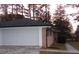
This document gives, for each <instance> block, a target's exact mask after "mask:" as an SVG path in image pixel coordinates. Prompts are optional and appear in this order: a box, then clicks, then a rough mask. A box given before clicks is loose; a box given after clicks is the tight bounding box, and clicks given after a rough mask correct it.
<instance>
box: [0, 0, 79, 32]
mask: <svg viewBox="0 0 79 59" xmlns="http://www.w3.org/2000/svg"><path fill="white" fill-rule="evenodd" d="M78 3H79V0H0V4H24V5H25V6H26V4H50V5H51V6H50V11H51V15H52V14H53V13H54V11H55V9H56V4H78ZM65 10H66V13H68V14H71V13H73V12H74V13H76V9H72V8H66V9H65ZM69 18H70V19H71V20H70V21H71V23H72V25H73V28H74V31H75V30H76V28H77V25H78V24H79V23H78V22H77V21H72V19H73V17H71V16H69Z"/></svg>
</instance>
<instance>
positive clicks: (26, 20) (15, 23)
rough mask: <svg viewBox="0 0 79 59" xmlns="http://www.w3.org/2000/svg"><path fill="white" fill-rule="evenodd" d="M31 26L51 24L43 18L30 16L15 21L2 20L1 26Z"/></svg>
mask: <svg viewBox="0 0 79 59" xmlns="http://www.w3.org/2000/svg"><path fill="white" fill-rule="evenodd" d="M31 26H51V24H50V23H46V22H45V23H44V22H43V21H41V20H31V19H29V18H23V19H16V20H14V21H6V22H0V28H4V27H31Z"/></svg>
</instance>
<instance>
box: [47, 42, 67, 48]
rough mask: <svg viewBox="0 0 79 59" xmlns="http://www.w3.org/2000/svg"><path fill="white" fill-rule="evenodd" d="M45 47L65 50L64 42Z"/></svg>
mask: <svg viewBox="0 0 79 59" xmlns="http://www.w3.org/2000/svg"><path fill="white" fill-rule="evenodd" d="M46 49H53V50H66V46H65V44H61V43H56V44H53V45H51V47H48V48H46Z"/></svg>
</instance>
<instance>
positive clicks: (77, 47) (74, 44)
mask: <svg viewBox="0 0 79 59" xmlns="http://www.w3.org/2000/svg"><path fill="white" fill-rule="evenodd" d="M69 44H71V45H72V46H73V47H74V48H76V49H77V50H79V42H69Z"/></svg>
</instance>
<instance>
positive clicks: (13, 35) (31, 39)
mask: <svg viewBox="0 0 79 59" xmlns="http://www.w3.org/2000/svg"><path fill="white" fill-rule="evenodd" d="M2 44H3V45H27V46H39V45H40V44H39V28H38V27H19V28H4V29H3V30H2Z"/></svg>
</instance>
